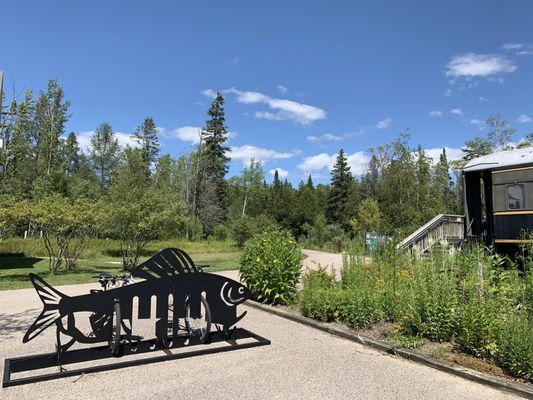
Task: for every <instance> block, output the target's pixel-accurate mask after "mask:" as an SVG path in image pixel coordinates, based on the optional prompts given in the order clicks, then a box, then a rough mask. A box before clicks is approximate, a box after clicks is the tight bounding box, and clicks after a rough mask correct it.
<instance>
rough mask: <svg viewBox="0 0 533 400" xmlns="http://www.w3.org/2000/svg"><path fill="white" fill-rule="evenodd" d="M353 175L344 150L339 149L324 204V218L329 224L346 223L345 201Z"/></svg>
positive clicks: (346, 200)
mask: <svg viewBox="0 0 533 400" xmlns="http://www.w3.org/2000/svg"><path fill="white" fill-rule="evenodd" d="M352 181H353V177H352V174H351V172H350V167H349V166H348V159H347V158H346V156H345V155H344V150H343V149H340V151H339V154H338V155H337V159H336V161H335V165H334V166H333V170H332V171H331V190H330V192H329V197H328V202H327V206H326V218H327V220H328V222H329V223H331V224H340V225H347V224H348V219H347V218H346V217H347V215H346V211H347V206H346V205H347V202H348V197H349V194H350V188H351V186H352Z"/></svg>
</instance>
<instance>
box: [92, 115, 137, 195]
mask: <svg viewBox="0 0 533 400" xmlns="http://www.w3.org/2000/svg"><path fill="white" fill-rule="evenodd" d="M119 152H120V146H119V144H118V140H117V139H116V138H115V133H114V132H113V128H111V125H109V124H108V123H107V122H104V123H102V124H100V126H99V127H98V128H96V130H95V131H94V134H93V136H92V137H91V148H90V150H89V157H90V160H91V164H92V166H93V168H94V171H95V172H96V175H97V176H98V178H99V180H100V187H101V190H102V191H103V192H105V191H107V189H108V187H109V181H110V180H111V176H112V174H113V173H114V171H115V169H116V167H117V163H118V159H119V155H120V154H119ZM141 154H142V155H143V156H144V153H143V152H142V150H141ZM143 160H144V161H145V159H144V157H143Z"/></svg>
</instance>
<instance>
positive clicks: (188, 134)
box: [168, 126, 201, 144]
mask: <svg viewBox="0 0 533 400" xmlns="http://www.w3.org/2000/svg"><path fill="white" fill-rule="evenodd" d="M200 133H201V128H200V127H199V126H182V127H181V128H176V129H174V130H173V131H172V132H170V133H169V134H168V135H169V136H172V137H175V138H176V139H179V140H182V141H184V142H191V143H192V144H198V143H200Z"/></svg>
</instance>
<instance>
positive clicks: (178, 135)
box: [157, 126, 237, 145]
mask: <svg viewBox="0 0 533 400" xmlns="http://www.w3.org/2000/svg"><path fill="white" fill-rule="evenodd" d="M157 131H158V133H159V134H160V135H161V136H164V137H168V138H174V139H179V140H181V141H183V142H191V144H193V145H195V144H198V143H200V135H201V132H202V128H200V127H199V126H182V127H179V128H175V129H173V130H171V131H168V130H167V129H165V128H163V127H157ZM236 136H237V132H228V133H227V134H226V137H227V138H230V139H231V138H234V137H236Z"/></svg>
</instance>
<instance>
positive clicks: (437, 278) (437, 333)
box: [400, 263, 458, 342]
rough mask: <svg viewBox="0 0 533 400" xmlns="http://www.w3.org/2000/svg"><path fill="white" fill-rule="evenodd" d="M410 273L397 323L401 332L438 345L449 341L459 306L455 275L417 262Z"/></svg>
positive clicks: (428, 264)
mask: <svg viewBox="0 0 533 400" xmlns="http://www.w3.org/2000/svg"><path fill="white" fill-rule="evenodd" d="M412 273H413V275H412V279H410V282H409V286H408V290H409V293H408V294H407V296H406V303H405V305H404V307H405V308H404V310H403V313H402V314H403V315H402V318H401V320H400V325H401V327H402V329H403V330H404V331H405V332H406V333H408V334H410V335H413V336H416V335H423V336H426V337H427V338H429V339H431V340H435V341H438V342H441V341H446V340H450V339H451V338H452V336H453V333H454V330H455V315H456V309H457V303H458V296H457V291H456V285H455V277H454V275H453V274H452V273H451V272H450V271H448V270H447V269H445V268H443V269H442V270H441V268H440V267H439V266H437V265H435V264H433V263H417V264H415V265H414V267H413V271H412Z"/></svg>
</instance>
